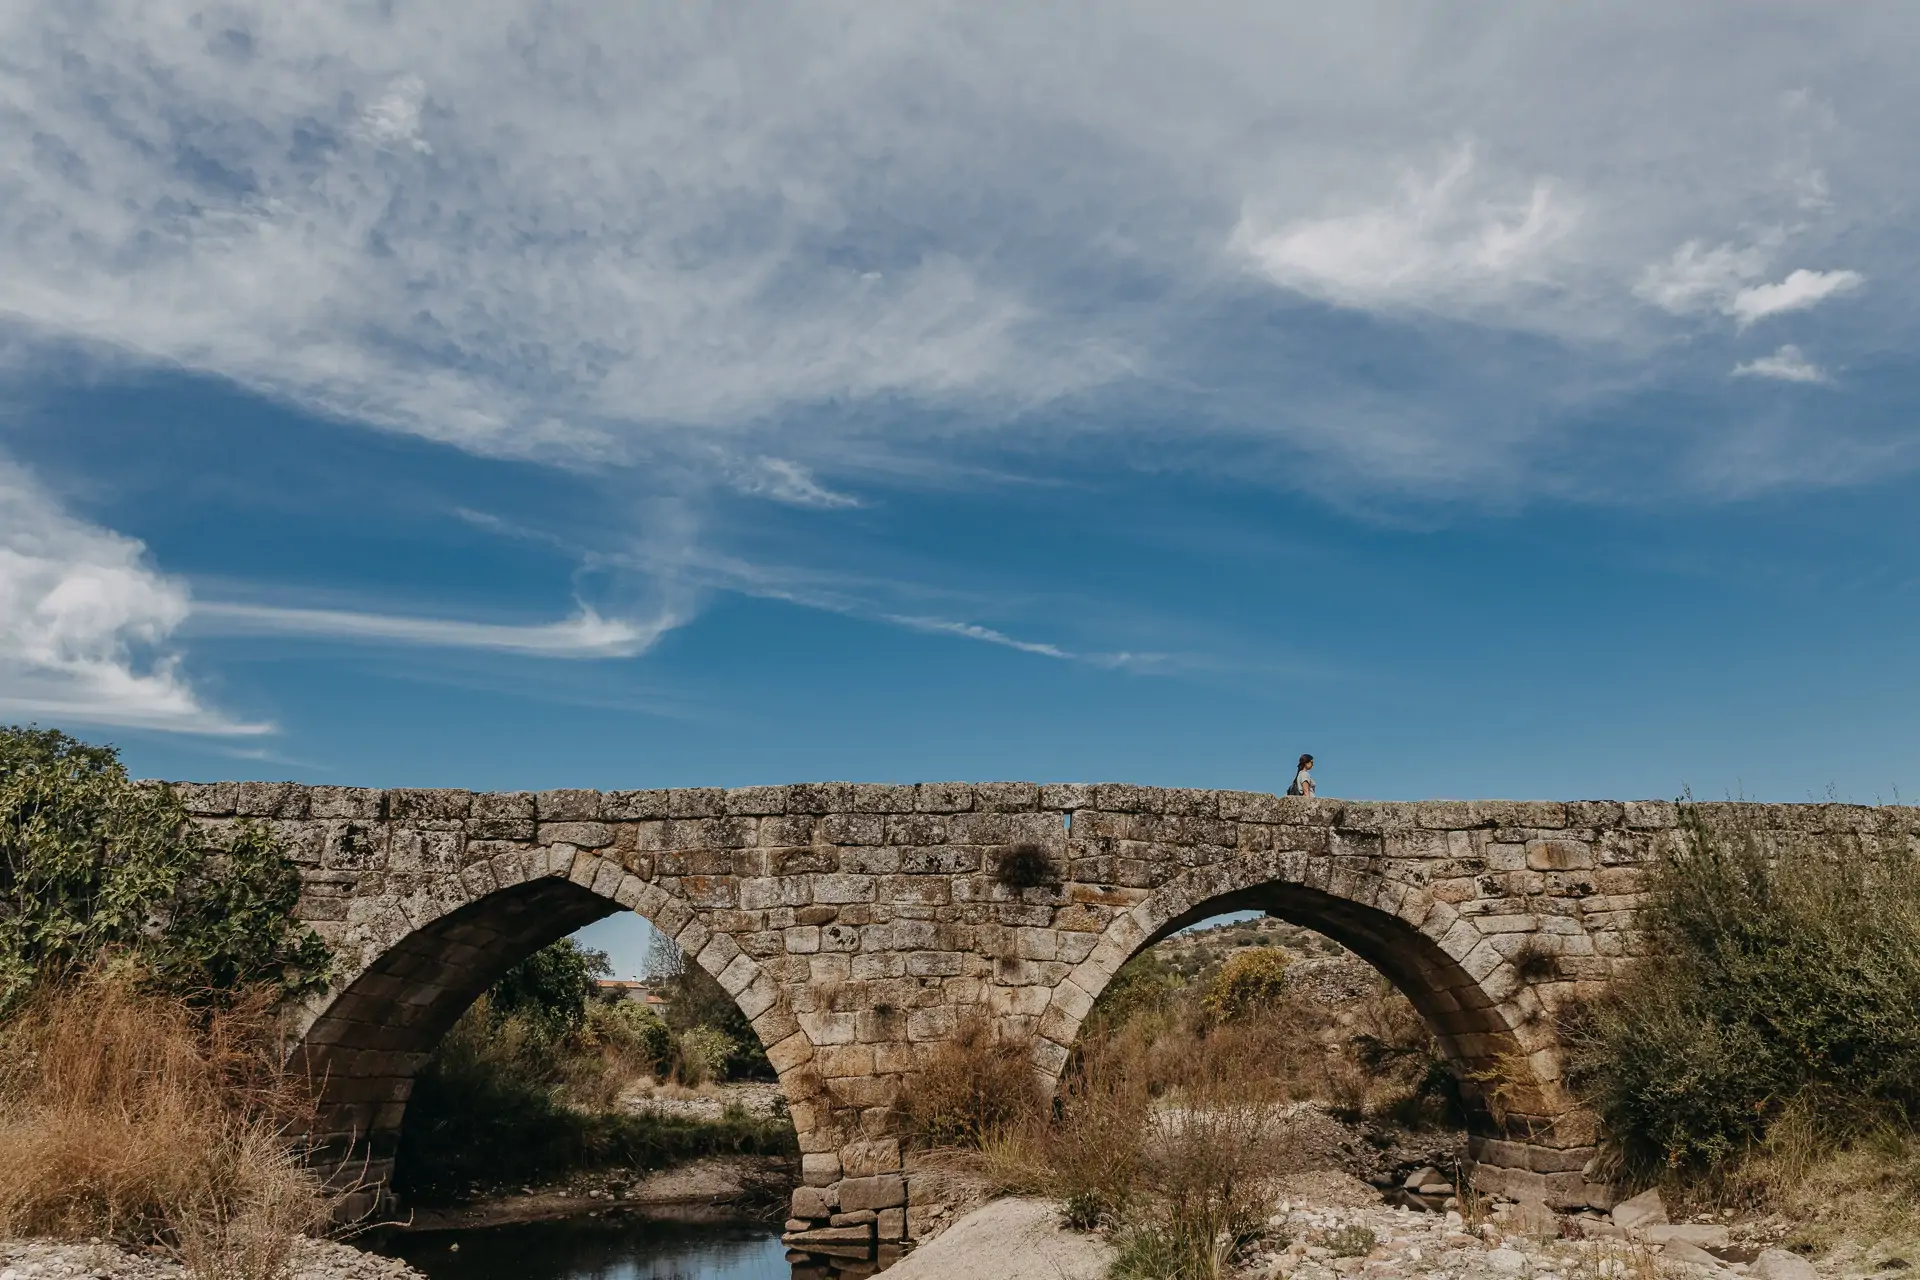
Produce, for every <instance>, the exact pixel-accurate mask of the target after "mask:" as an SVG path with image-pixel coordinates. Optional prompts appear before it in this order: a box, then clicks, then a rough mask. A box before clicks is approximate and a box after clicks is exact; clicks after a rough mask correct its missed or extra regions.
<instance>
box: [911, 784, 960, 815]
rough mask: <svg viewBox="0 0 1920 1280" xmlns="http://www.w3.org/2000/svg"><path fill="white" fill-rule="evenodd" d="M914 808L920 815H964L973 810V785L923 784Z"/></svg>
mask: <svg viewBox="0 0 1920 1280" xmlns="http://www.w3.org/2000/svg"><path fill="white" fill-rule="evenodd" d="M914 807H915V808H916V809H917V810H919V811H920V812H921V813H964V812H965V811H967V810H969V809H971V808H973V785H972V784H971V783H966V782H923V783H921V784H920V789H919V794H918V796H917V797H916V800H915V804H914Z"/></svg>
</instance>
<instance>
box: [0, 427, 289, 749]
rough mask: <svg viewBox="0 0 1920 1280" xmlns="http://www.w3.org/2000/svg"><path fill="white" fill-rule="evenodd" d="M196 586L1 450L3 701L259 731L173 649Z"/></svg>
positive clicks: (28, 711) (162, 724)
mask: <svg viewBox="0 0 1920 1280" xmlns="http://www.w3.org/2000/svg"><path fill="white" fill-rule="evenodd" d="M189 608H190V600H189V597H188V592H187V588H186V587H185V586H184V585H183V584H182V583H180V582H179V581H178V580H176V579H172V578H168V577H166V576H164V575H162V574H161V573H160V572H159V571H158V570H156V569H154V568H153V566H152V565H151V564H150V563H148V559H147V555H146V548H145V547H144V546H143V545H142V544H141V543H139V542H138V541H136V540H135V539H132V538H128V537H123V536H122V535H120V534H117V533H114V532H112V531H111V530H107V529H102V528H99V527H97V526H95V525H90V524H87V523H85V522H84V521H81V520H76V519H75V518H73V517H72V516H70V515H68V514H67V513H66V512H64V511H62V510H61V509H60V507H59V506H58V505H57V504H56V503H55V502H54V501H53V499H52V498H51V497H49V496H48V495H47V494H46V493H45V492H44V491H43V490H42V489H41V488H40V487H39V486H38V485H37V484H36V483H35V482H34V481H33V480H32V478H31V477H29V476H27V475H26V474H25V473H24V472H22V471H20V470H19V469H17V468H15V467H13V466H11V465H9V464H6V463H4V462H0V710H3V711H4V712H5V713H6V714H8V715H14V716H26V717H45V718H47V719H49V720H54V721H59V722H62V723H82V724H93V725H109V726H123V727H128V728H146V729H170V730H179V731H184V732H189V733H205V734H257V733H265V732H268V731H269V726H267V725H263V724H250V723H244V722H240V721H236V720H233V719H231V718H229V717H227V716H225V715H222V714H221V713H220V712H218V711H216V710H213V709H212V708H209V707H208V706H206V705H205V704H204V703H203V702H201V701H200V699H199V698H198V697H197V696H196V695H195V693H194V691H193V688H192V686H191V684H190V683H189V682H188V680H187V678H186V676H185V674H184V673H183V672H182V671H181V668H180V658H179V655H178V654H177V653H175V652H172V651H170V650H168V649H167V647H166V645H167V642H168V640H169V638H170V637H171V636H172V635H173V633H174V631H175V629H176V628H178V627H179V626H180V624H181V623H182V622H183V621H184V620H185V619H186V617H187V614H188V611H189Z"/></svg>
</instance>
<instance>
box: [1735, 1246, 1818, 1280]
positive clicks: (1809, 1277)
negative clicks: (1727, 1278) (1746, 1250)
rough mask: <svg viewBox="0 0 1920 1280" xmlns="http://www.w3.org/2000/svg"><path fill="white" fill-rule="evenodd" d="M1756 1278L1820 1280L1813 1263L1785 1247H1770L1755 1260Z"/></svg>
mask: <svg viewBox="0 0 1920 1280" xmlns="http://www.w3.org/2000/svg"><path fill="white" fill-rule="evenodd" d="M1751 1274H1752V1275H1753V1277H1754V1280H1819V1274H1818V1273H1817V1272H1816V1271H1814V1269H1813V1264H1812V1263H1811V1262H1808V1261H1807V1260H1806V1259H1805V1258H1803V1257H1801V1256H1800V1255H1799V1254H1797V1253H1788V1252H1787V1251H1786V1250H1785V1249H1768V1250H1767V1251H1766V1252H1765V1253H1762V1254H1761V1255H1760V1256H1759V1257H1757V1258H1755V1259H1754V1260H1753V1269H1752V1273H1751Z"/></svg>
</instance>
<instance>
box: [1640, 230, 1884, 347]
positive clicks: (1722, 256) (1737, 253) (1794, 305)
mask: <svg viewBox="0 0 1920 1280" xmlns="http://www.w3.org/2000/svg"><path fill="white" fill-rule="evenodd" d="M1784 239H1785V237H1784V235H1783V233H1781V232H1780V231H1778V230H1777V229H1776V230H1774V231H1772V232H1770V233H1769V234H1768V235H1766V236H1765V237H1763V238H1762V239H1761V240H1759V241H1758V242H1757V243H1755V244H1751V245H1748V246H1746V247H1745V248H1736V247H1735V246H1733V245H1731V244H1722V245H1717V246H1715V247H1714V248H1712V249H1703V248H1702V247H1701V243H1700V241H1698V240H1689V241H1687V242H1686V243H1685V244H1683V245H1681V246H1680V247H1679V249H1677V250H1675V251H1674V255H1673V257H1672V258H1671V259H1669V260H1668V261H1666V262H1661V263H1655V264H1654V265H1652V266H1650V267H1648V268H1647V269H1646V270H1645V271H1644V272H1642V273H1641V276H1640V281H1639V283H1638V284H1637V285H1636V286H1635V287H1634V293H1635V295H1636V296H1638V297H1640V298H1641V299H1642V300H1644V301H1647V302H1651V303H1653V304H1654V305H1655V306H1657V307H1660V308H1661V309H1663V310H1665V311H1670V312H1672V313H1673V314H1675V315H1686V314H1689V313H1696V312H1702V311H1717V312H1719V313H1720V314H1722V315H1725V316H1730V317H1732V318H1733V319H1734V320H1737V321H1738V322H1739V324H1740V327H1741V328H1743V329H1744V328H1746V327H1747V326H1748V325H1750V324H1752V323H1753V322H1754V321H1756V320H1761V319H1765V318H1766V317H1767V316H1771V315H1779V314H1780V313H1781V312H1784V311H1804V310H1806V309H1807V308H1808V307H1812V306H1816V305H1818V304H1819V303H1821V302H1824V301H1825V300H1826V299H1828V298H1831V297H1833V296H1835V295H1836V294H1842V293H1847V292H1850V291H1851V290H1854V289H1857V288H1859V287H1860V286H1861V285H1863V284H1865V283H1866V279H1867V278H1866V276H1864V275H1862V274H1861V273H1860V272H1858V271H1809V270H1807V269H1805V268H1804V267H1802V268H1798V269H1796V270H1794V271H1791V272H1789V273H1788V274H1787V275H1786V277H1785V278H1784V279H1782V280H1780V281H1778V282H1776V283H1773V284H1766V283H1759V284H1754V283H1750V282H1751V281H1755V280H1758V279H1759V278H1760V277H1761V276H1762V275H1764V274H1765V273H1766V270H1767V267H1768V265H1769V263H1770V262H1771V260H1772V259H1773V257H1774V256H1775V254H1776V253H1777V252H1778V249H1779V246H1780V245H1781V244H1782V242H1783V241H1784Z"/></svg>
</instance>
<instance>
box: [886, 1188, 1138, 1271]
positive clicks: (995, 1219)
mask: <svg viewBox="0 0 1920 1280" xmlns="http://www.w3.org/2000/svg"><path fill="white" fill-rule="evenodd" d="M1112 1260H1113V1250H1112V1249H1111V1248H1110V1247H1108V1245H1107V1244H1106V1243H1105V1242H1104V1241H1102V1240H1100V1239H1099V1238H1098V1237H1097V1236H1087V1235H1080V1234H1078V1233H1076V1232H1072V1231H1068V1230H1067V1229H1066V1228H1064V1227H1062V1226H1061V1225H1060V1215H1059V1213H1058V1212H1057V1211H1056V1208H1055V1206H1054V1205H1053V1204H1051V1203H1049V1202H1048V1201H1045V1200H1026V1199H1012V1200H995V1201H994V1202H993V1203H992V1204H989V1205H985V1206H983V1207H981V1208H979V1209H975V1210H974V1211H973V1212H972V1213H969V1214H967V1215H966V1216H965V1217H963V1218H961V1219H960V1220H959V1221H958V1222H956V1223H954V1224H953V1225H952V1226H951V1227H949V1228H947V1230H945V1231H943V1232H941V1233H940V1234H939V1235H937V1236H935V1237H934V1238H933V1239H931V1240H929V1241H927V1242H926V1243H924V1244H922V1245H921V1246H920V1247H919V1248H917V1249H915V1250H914V1251H913V1252H912V1253H910V1254H908V1255H907V1256H906V1257H905V1258H904V1259H902V1260H901V1261H900V1262H898V1263H895V1264H894V1265H893V1266H891V1267H888V1268H887V1270H886V1272H885V1274H886V1276H887V1277H888V1280H1104V1277H1105V1276H1106V1274H1107V1266H1108V1264H1109V1263H1111V1262H1112Z"/></svg>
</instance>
